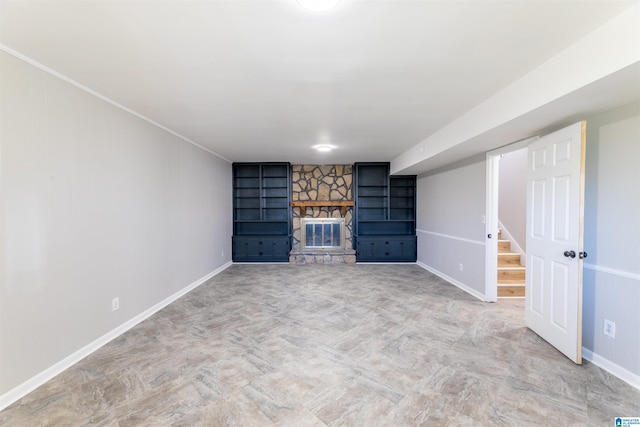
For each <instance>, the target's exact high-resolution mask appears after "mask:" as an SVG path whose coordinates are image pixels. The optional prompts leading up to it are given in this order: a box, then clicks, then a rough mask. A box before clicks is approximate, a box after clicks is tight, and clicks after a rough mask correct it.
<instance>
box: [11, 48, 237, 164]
mask: <svg viewBox="0 0 640 427" xmlns="http://www.w3.org/2000/svg"><path fill="white" fill-rule="evenodd" d="M0 51H3V52H6V53H8V54H9V55H11V56H15V57H16V58H18V59H19V60H21V61H24V62H26V63H27V64H30V65H33V66H34V67H36V68H38V69H40V70H42V71H44V72H45V73H48V74H51V75H52V76H54V77H56V78H58V79H60V80H62V81H63V82H66V83H69V84H70V85H71V86H74V87H76V88H78V89H80V90H81V91H84V92H86V93H88V94H90V95H93V96H95V97H96V98H98V99H100V100H102V101H104V102H106V103H108V104H111V105H113V106H114V107H116V108H119V109H121V110H123V111H126V112H127V113H129V114H131V115H133V116H136V117H137V118H139V119H141V120H144V121H145V122H147V123H149V124H152V125H153V126H155V127H157V128H159V129H162V130H163V131H165V132H168V133H170V134H171V135H173V136H176V137H178V138H180V139H181V140H183V141H185V142H188V143H189V144H191V145H193V146H195V147H198V148H200V149H201V150H204V151H206V152H208V153H211V154H213V155H214V156H216V157H219V158H221V159H222V160H224V161H225V162H227V163H232V162H231V160H229V159H227V158H225V157H223V156H221V155H220V154H218V153H216V152H215V151H212V150H210V149H209V148H207V147H204V146H202V145H200V144H198V143H197V142H194V141H192V140H190V139H189V138H187V137H186V136H184V135H180V134H179V133H178V132H175V131H173V130H171V129H169V128H168V127H166V126H163V125H161V124H160V123H158V122H156V121H155V120H151V119H150V118H148V117H147V116H143V115H142V114H140V113H138V112H137V111H135V110H132V109H131V108H128V107H125V106H124V105H122V104H120V103H118V102H116V101H114V100H113V99H111V98H109V97H107V96H105V95H103V94H101V93H99V92H96V91H95V90H93V89H90V88H88V87H87V86H85V85H83V84H81V83H78V82H77V81H75V80H73V79H72V78H70V77H67V76H65V75H64V74H62V73H59V72H57V71H56V70H53V69H51V68H49V67H47V66H46V65H43V64H41V63H39V62H38V61H36V60H34V59H31V58H29V57H28V56H26V55H23V54H22V53H20V52H18V51H16V50H13V49H11V48H10V47H8V46H5V45H3V44H2V43H0Z"/></svg>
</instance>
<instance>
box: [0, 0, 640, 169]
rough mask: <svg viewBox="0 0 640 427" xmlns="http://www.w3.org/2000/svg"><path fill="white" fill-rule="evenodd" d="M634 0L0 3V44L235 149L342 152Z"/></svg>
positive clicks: (516, 68)
mask: <svg viewBox="0 0 640 427" xmlns="http://www.w3.org/2000/svg"><path fill="white" fill-rule="evenodd" d="M637 3H638V2H637V1H611V0H596V1H580V0H555V1H536V0H530V1H527V0H525V1H484V0H470V1H431V0H425V1H411V0H397V1H396V0H394V1H385V0H358V1H355V0H343V1H342V2H341V3H340V4H339V5H338V6H337V7H335V8H334V9H332V10H331V11H329V12H324V13H318V14H314V13H311V12H309V11H306V10H304V9H302V8H300V7H299V6H298V5H297V3H296V1H295V0H273V1H271V0H255V1H251V0H247V1H237V0H229V1H225V0H218V1H153V0H150V1H99V0H98V1H88V2H79V1H55V0H53V1H29V0H20V1H7V0H3V1H2V2H0V8H1V9H0V43H1V44H2V47H3V49H4V50H5V51H7V52H9V53H12V54H16V55H17V56H19V57H23V58H27V59H29V60H30V61H33V62H34V63H37V64H41V65H42V66H43V67H46V68H48V69H51V70H54V71H55V72H57V73H60V74H62V75H64V76H66V77H67V78H69V79H71V80H73V81H75V82H77V83H78V84H79V85H82V86H84V87H86V88H88V89H90V90H92V91H95V92H97V93H99V94H101V95H103V96H104V97H107V98H109V99H111V100H113V101H114V102H115V103H118V104H120V105H122V106H124V107H126V108H128V109H130V110H133V111H135V112H137V113H138V114H140V115H142V116H144V117H146V118H148V119H149V120H151V121H154V122H156V123H158V124H159V125H161V126H163V127H165V128H168V129H170V130H171V131H173V132H175V133H177V134H179V135H182V136H183V137H184V138H185V139H187V140H189V141H192V142H194V143H196V144H199V145H201V146H203V147H206V148H207V149H209V150H211V151H213V152H215V153H217V154H219V155H220V156H222V157H224V158H227V159H230V160H232V161H290V162H292V163H299V164H303V163H309V164H345V163H352V162H354V161H391V160H392V159H395V158H397V157H399V156H401V155H402V154H403V153H411V149H412V148H414V147H416V145H417V144H419V143H421V141H428V138H429V137H430V136H431V135H433V134H434V133H436V132H437V131H438V130H440V129H442V128H444V127H446V126H447V125H448V124H450V123H452V122H454V121H455V120H456V119H458V118H459V117H461V116H463V115H464V114H465V113H467V112H468V111H470V110H472V109H473V108H474V107H476V106H478V105H480V104H481V103H482V102H483V101H485V100H486V99H488V98H490V97H491V96H492V95H494V94H496V93H498V92H500V91H501V90H502V89H504V88H505V87H507V86H508V85H509V84H511V83H512V82H514V81H517V80H518V79H519V78H520V77H521V76H523V75H525V74H526V73H527V72H529V71H531V70H533V69H535V68H536V67H538V66H539V65H540V64H542V63H544V62H545V61H547V60H548V59H549V58H551V57H553V56H554V55H556V54H557V53H558V52H561V51H562V50H564V49H566V48H567V47H568V46H570V45H572V44H574V43H576V42H577V41H578V40H580V39H582V38H584V37H585V35H587V34H589V33H590V32H592V31H594V30H595V29H597V28H598V27H600V26H601V25H602V24H604V23H605V22H607V21H609V20H610V19H612V18H613V17H615V16H617V15H618V14H621V13H622V12H623V11H625V10H626V9H628V8H630V7H631V6H633V5H635V4H637ZM524 136H526V135H523V137H524ZM318 144H330V145H333V146H334V147H335V149H334V150H332V151H331V152H328V153H319V152H317V151H316V150H312V148H311V147H313V146H315V145H318ZM425 167H429V166H428V165H426V166H425ZM416 170H418V169H416Z"/></svg>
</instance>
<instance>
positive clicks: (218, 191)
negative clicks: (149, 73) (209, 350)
mask: <svg viewBox="0 0 640 427" xmlns="http://www.w3.org/2000/svg"><path fill="white" fill-rule="evenodd" d="M0 55H1V56H0V60H1V62H0V64H1V67H2V73H1V86H0V90H1V94H2V97H1V104H0V107H1V110H0V122H1V124H2V126H1V131H0V179H1V186H0V191H1V193H0V196H1V202H2V206H1V210H0V215H1V217H0V222H1V224H0V233H1V234H0V245H1V246H0V248H1V257H0V261H1V263H2V264H1V271H0V279H1V282H0V311H1V314H0V396H1V395H3V394H5V393H7V392H8V391H10V390H12V389H14V388H16V387H18V386H19V385H20V384H23V383H24V382H25V381H27V380H29V379H31V378H32V377H34V376H36V375H37V374H39V373H41V372H43V371H44V370H46V369H48V368H51V367H52V366H53V365H55V364H57V363H59V362H60V361H61V360H63V359H65V358H67V357H68V356H69V355H71V354H72V353H74V352H77V351H78V350H79V349H81V348H82V347H84V346H86V345H87V344H89V343H91V342H92V341H94V340H96V339H98V338H99V337H102V336H104V335H105V334H107V333H108V332H109V331H113V330H114V329H116V328H117V327H119V326H121V325H123V324H125V323H126V322H127V321H130V320H131V319H134V318H135V317H136V316H139V315H140V314H141V313H143V312H145V311H146V310H149V309H150V308H151V307H153V306H155V305H157V304H158V303H160V302H161V301H163V300H165V299H166V298H168V297H170V296H172V295H174V294H176V293H178V292H180V291H181V290H184V289H185V288H186V287H188V286H190V285H193V284H194V283H197V282H198V281H199V280H201V279H203V278H204V277H206V276H208V275H210V274H211V273H212V272H214V271H216V270H217V269H219V268H221V267H223V266H225V265H227V264H228V263H229V262H230V256H231V234H232V231H231V226H232V218H231V214H232V209H231V206H232V203H231V164H229V163H228V162H226V161H224V160H222V159H220V158H219V157H217V156H215V155H213V154H212V153H209V152H206V151H204V150H202V149H200V148H198V147H196V146H194V145H192V144H189V143H188V142H185V141H183V140H182V139H180V138H178V137H176V136H175V135H172V134H170V133H168V132H166V131H164V130H162V129H160V128H158V127H156V126H154V125H152V124H151V123H149V122H147V121H144V120H142V119H140V118H138V117H135V116H133V115H131V114H129V113H127V112H125V111H123V110H121V109H119V108H117V107H115V106H114V105H111V104H109V103H107V102H104V101H102V100H100V99H98V98H97V97H95V96H93V95H90V94H88V93H87V92H84V91H82V90H80V89H78V88H77V87H75V86H72V85H70V84H69V83H66V82H64V81H62V80H60V79H58V78H56V77H54V76H53V75H51V74H49V73H47V72H45V71H42V70H41V69H39V68H36V67H34V66H32V65H30V64H27V63H26V62H23V61H21V60H19V59H17V58H15V57H13V56H11V55H9V54H7V53H4V52H0ZM114 297H119V298H120V309H119V310H118V311H115V312H112V310H111V300H112V298H114Z"/></svg>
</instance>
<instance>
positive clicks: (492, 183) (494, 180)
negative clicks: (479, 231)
mask: <svg viewBox="0 0 640 427" xmlns="http://www.w3.org/2000/svg"><path fill="white" fill-rule="evenodd" d="M538 138H539V136H534V137H531V138H526V139H522V140H520V141H516V142H514V143H512V144H509V145H505V146H503V147H500V148H497V149H495V150H491V151H488V152H487V161H486V164H487V165H486V181H487V185H486V204H485V207H486V213H485V239H486V245H485V281H484V284H485V288H484V299H485V301H486V302H497V301H498V195H499V191H498V190H499V183H500V159H501V158H502V156H503V155H505V154H507V153H511V152H513V151H517V150H521V149H523V148H527V146H528V145H529V144H530V143H531V142H533V141H535V140H537V139H538ZM527 209H529V203H528V201H527ZM489 236H491V238H489Z"/></svg>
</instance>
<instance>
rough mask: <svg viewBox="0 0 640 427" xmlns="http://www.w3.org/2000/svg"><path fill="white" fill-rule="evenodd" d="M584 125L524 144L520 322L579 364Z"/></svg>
mask: <svg viewBox="0 0 640 427" xmlns="http://www.w3.org/2000/svg"><path fill="white" fill-rule="evenodd" d="M585 128H586V122H580V123H576V124H574V125H572V126H569V127H567V128H564V129H562V130H559V131H557V132H554V133H552V134H549V135H546V136H543V137H541V138H540V139H538V140H537V141H535V142H533V143H531V144H530V145H529V154H528V176H527V200H528V207H527V265H526V268H527V270H526V271H527V274H526V296H525V322H526V325H527V326H528V327H529V328H531V329H532V330H533V331H534V332H535V333H537V334H538V335H540V336H541V337H542V338H544V339H545V340H546V341H548V342H549V343H550V344H551V345H553V346H554V347H556V348H557V349H558V350H560V351H561V352H562V353H564V354H565V355H566V356H567V357H568V358H570V359H571V360H573V361H574V362H575V363H582V258H583V256H584V252H583V250H584V249H583V217H584V158H585Z"/></svg>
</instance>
